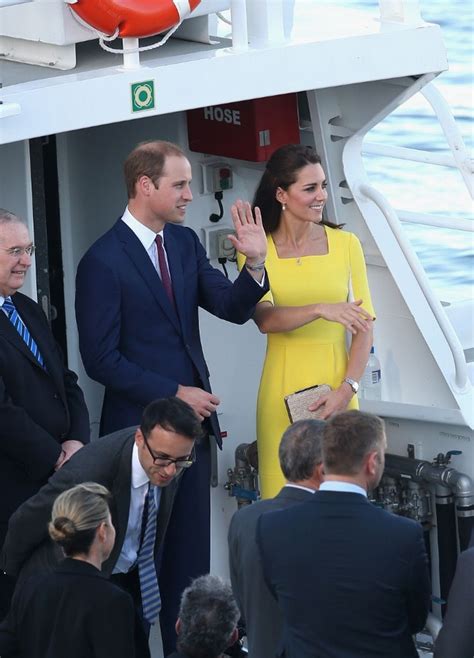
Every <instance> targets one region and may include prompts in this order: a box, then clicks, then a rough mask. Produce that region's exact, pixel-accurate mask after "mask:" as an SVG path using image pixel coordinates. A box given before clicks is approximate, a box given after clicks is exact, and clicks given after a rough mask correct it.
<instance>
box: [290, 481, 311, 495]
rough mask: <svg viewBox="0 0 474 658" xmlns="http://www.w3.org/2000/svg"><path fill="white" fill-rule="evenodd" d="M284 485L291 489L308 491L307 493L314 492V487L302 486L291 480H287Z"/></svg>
mask: <svg viewBox="0 0 474 658" xmlns="http://www.w3.org/2000/svg"><path fill="white" fill-rule="evenodd" d="M285 487H291V488H292V489H302V490H303V491H309V493H312V494H314V492H315V491H316V490H315V489H310V488H309V487H303V486H301V484H293V482H287V483H286V484H285Z"/></svg>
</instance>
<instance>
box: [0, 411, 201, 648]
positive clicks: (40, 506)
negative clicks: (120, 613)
mask: <svg viewBox="0 0 474 658" xmlns="http://www.w3.org/2000/svg"><path fill="white" fill-rule="evenodd" d="M201 435H202V430H201V424H200V423H199V420H198V418H197V416H196V414H195V413H194V411H193V410H192V408H191V407H190V406H189V405H188V404H186V403H185V402H183V401H182V400H179V399H178V398H168V399H164V400H155V401H154V402H152V403H151V404H149V405H148V406H147V407H146V409H145V411H144V412H143V416H142V421H141V424H140V427H139V428H138V429H136V428H128V429H125V430H119V431H118V432H115V433H114V434H110V435H109V436H106V437H103V439H101V440H100V441H99V440H98V441H94V442H93V443H91V444H89V445H88V446H86V447H85V448H84V449H82V450H81V451H79V452H78V453H77V454H76V455H74V457H73V458H72V459H71V460H70V461H69V462H68V463H67V464H65V465H64V466H63V468H62V469H61V470H60V471H58V472H57V473H56V474H55V475H54V476H53V477H52V478H51V479H50V481H49V483H48V484H47V485H45V486H44V487H43V488H42V489H41V490H40V491H39V492H38V493H37V494H36V496H33V497H32V498H30V499H29V500H28V501H27V502H25V503H24V504H23V505H22V506H21V507H20V508H19V509H18V510H17V512H16V513H15V514H14V515H13V516H12V518H11V519H10V523H9V528H8V534H7V537H6V540H5V546H4V553H3V562H4V568H5V569H6V571H7V573H9V574H11V575H12V576H18V575H19V573H20V571H21V570H22V568H23V567H24V566H25V565H26V567H25V569H26V571H29V566H28V564H27V561H28V560H29V559H30V560H33V561H34V558H35V553H36V555H39V554H41V553H43V554H44V553H47V551H48V548H49V547H50V546H51V541H50V540H49V539H48V531H47V524H48V520H49V519H50V516H51V509H52V506H53V502H54V500H55V498H56V497H57V496H58V494H59V493H61V492H62V491H65V490H66V489H69V488H70V487H72V486H74V485H75V484H79V483H81V482H87V481H91V482H98V483H99V484H103V485H104V486H105V487H107V489H109V490H110V491H111V493H112V496H113V501H112V504H111V512H112V521H113V524H114V526H115V529H116V533H117V535H116V540H115V545H114V548H113V550H112V552H111V554H110V557H109V558H108V560H107V561H106V562H104V564H103V566H102V571H103V572H104V573H105V574H106V575H110V574H111V578H112V580H113V581H114V582H115V583H116V584H118V585H119V586H121V587H122V588H123V589H125V590H126V591H128V592H129V593H130V594H131V595H132V597H133V598H134V601H135V604H136V607H137V610H138V613H139V616H140V618H141V620H142V622H143V624H142V626H143V627H144V628H145V630H146V631H148V629H149V625H150V624H152V623H154V621H155V620H156V618H157V615H158V612H159V608H160V598H159V589H158V584H157V572H156V566H155V564H156V562H157V561H158V560H157V558H158V554H159V551H160V548H161V545H162V542H163V538H164V535H165V532H166V527H167V525H168V521H169V517H170V514H171V509H172V506H173V500H174V496H175V494H176V490H177V488H178V481H179V477H178V476H180V475H181V474H182V473H183V471H184V470H187V469H188V468H189V467H192V466H193V463H194V454H195V453H194V443H195V440H196V439H197V438H198V437H200V436H201ZM150 523H152V524H153V525H151V526H150ZM148 549H149V555H148V556H147V557H148V558H149V559H148V562H147V564H145V565H143V568H142V564H143V563H142V555H143V551H146V550H148ZM23 575H25V574H23ZM111 623H113V620H111ZM139 626H140V625H139V624H138V625H137V627H139ZM142 636H143V633H142V632H141V631H140V630H139V632H138V635H137V657H138V658H142V657H147V656H148V648H147V647H146V646H145V644H144V642H143V639H142Z"/></svg>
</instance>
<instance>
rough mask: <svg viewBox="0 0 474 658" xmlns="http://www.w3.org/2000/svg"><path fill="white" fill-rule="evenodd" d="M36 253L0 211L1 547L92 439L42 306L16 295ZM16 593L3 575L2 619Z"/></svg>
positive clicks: (18, 224) (23, 230)
mask: <svg viewBox="0 0 474 658" xmlns="http://www.w3.org/2000/svg"><path fill="white" fill-rule="evenodd" d="M33 253H34V246H33V243H32V241H31V238H30V236H29V233H28V229H27V227H26V225H25V224H24V223H23V222H22V221H21V220H20V218H19V217H17V216H16V215H14V214H13V213H10V212H8V211H7V210H4V209H0V548H1V546H2V544H3V541H4V538H5V535H6V531H7V524H8V520H9V518H10V516H11V515H12V513H13V512H14V511H15V510H16V509H17V508H18V507H19V505H21V503H23V501H25V500H26V499H27V498H29V497H30V496H32V495H33V494H35V493H36V492H37V491H38V490H39V489H40V487H41V486H43V484H45V483H46V482H47V480H48V477H49V476H50V475H52V474H53V473H54V470H57V469H58V468H60V467H61V465H62V464H63V463H64V462H65V461H66V460H67V459H69V458H70V457H71V456H72V455H73V454H74V452H75V451H77V450H78V449H79V448H82V446H83V444H85V443H87V442H88V441H89V416H88V413H87V408H86V405H85V402H84V397H83V395H82V391H81V390H80V388H79V386H78V385H77V377H76V375H75V374H74V373H73V372H71V371H70V370H67V369H66V368H65V367H64V364H63V360H62V356H61V353H60V350H59V348H58V346H57V344H56V341H55V340H54V338H53V334H52V333H51V329H50V328H49V325H48V322H47V320H46V317H45V315H44V313H43V311H42V310H41V308H40V307H39V306H38V304H37V303H36V302H34V301H33V300H32V299H30V298H29V297H26V296H25V295H22V294H21V293H20V292H18V290H19V289H20V288H21V287H22V285H23V283H24V281H25V276H26V274H27V272H28V270H29V268H30V266H31V260H32V256H33ZM12 590H13V582H12V581H11V579H10V578H8V577H7V576H6V575H5V574H4V573H3V572H0V619H2V618H3V617H4V616H5V614H6V613H7V610H8V607H9V605H10V599H11V594H12Z"/></svg>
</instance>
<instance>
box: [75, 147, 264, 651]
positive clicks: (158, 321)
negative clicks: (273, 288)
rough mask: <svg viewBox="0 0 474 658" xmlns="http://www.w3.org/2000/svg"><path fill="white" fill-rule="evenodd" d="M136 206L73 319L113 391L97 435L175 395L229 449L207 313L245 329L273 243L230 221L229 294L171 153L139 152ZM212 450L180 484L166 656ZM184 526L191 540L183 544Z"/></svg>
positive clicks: (167, 577) (92, 371) (182, 162)
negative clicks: (190, 221)
mask: <svg viewBox="0 0 474 658" xmlns="http://www.w3.org/2000/svg"><path fill="white" fill-rule="evenodd" d="M124 173H125V182H126V186H127V193H128V204H127V207H126V209H125V212H124V214H123V215H122V217H120V218H119V219H118V221H117V222H116V223H115V224H114V225H113V226H112V228H111V229H110V230H109V231H107V233H105V234H104V235H103V236H102V237H101V238H99V239H98V240H97V242H95V243H94V244H93V245H92V246H91V247H90V249H89V250H88V251H87V253H86V254H85V255H84V257H83V258H82V260H81V262H80V263H79V267H78V271H77V280H76V317H77V325H78V329H79V343H80V349H81V355H82V359H83V361H84V366H85V368H86V371H87V373H88V375H89V376H90V377H91V378H92V379H95V380H96V381H98V382H100V383H101V384H103V385H104V386H105V396H104V404H103V407H102V417H101V434H108V433H110V432H114V431H115V430H118V429H120V428H122V427H128V426H129V425H133V424H134V423H138V422H139V419H140V414H141V412H142V409H143V407H144V406H145V405H147V404H148V403H149V402H151V400H154V399H155V398H158V397H166V396H170V395H176V396H177V397H178V398H181V399H182V400H184V401H185V402H187V403H188V404H190V405H191V406H192V407H193V409H194V410H195V411H196V413H197V414H198V416H199V418H200V419H201V420H205V421H206V422H205V428H206V433H207V434H209V435H213V436H214V437H215V440H216V441H217V443H218V444H219V445H221V437H220V429H219V423H218V420H217V415H216V409H217V407H218V405H219V398H218V397H217V396H216V395H214V394H213V393H212V391H211V386H210V381H209V371H208V368H207V364H206V361H205V358H204V354H203V349H202V345H201V338H200V334H199V318H198V312H199V308H203V309H205V310H206V311H208V312H209V313H211V314H213V315H215V316H217V317H219V318H222V319H224V320H228V321H230V322H234V323H236V324H242V323H244V322H246V321H247V320H248V319H250V318H251V316H252V314H253V311H254V307H255V304H256V303H257V302H258V301H259V299H260V298H261V297H262V296H263V295H264V294H265V292H266V291H267V290H268V282H267V281H266V279H265V272H264V267H265V265H264V263H265V256H266V251H267V241H266V237H265V233H264V231H263V227H262V223H261V218H260V215H259V213H257V219H256V220H254V218H253V216H252V213H251V212H250V207H249V206H248V204H247V206H244V205H242V204H239V205H238V211H236V212H235V213H234V226H235V230H236V236H235V237H231V238H230V239H231V240H232V243H233V245H234V246H235V247H236V248H237V249H238V250H239V251H240V252H242V253H243V254H245V256H246V264H245V267H244V268H243V269H242V271H241V273H240V274H239V276H238V277H237V278H236V280H235V281H234V282H233V283H232V282H231V281H229V280H228V279H226V277H225V276H224V275H223V274H222V272H220V271H219V270H217V269H215V268H214V267H212V266H211V265H210V263H209V261H208V259H207V257H206V253H205V251H204V249H203V247H202V245H201V243H200V242H199V239H198V237H197V235H196V234H195V233H194V231H192V230H191V229H190V228H187V227H184V226H181V224H182V223H183V221H184V219H185V216H186V211H187V207H188V205H189V203H190V202H191V201H192V198H193V197H192V193H191V187H190V184H191V177H192V172H191V165H190V163H189V161H188V159H187V158H186V157H185V154H184V153H183V151H182V150H181V149H180V148H179V147H178V146H176V145H175V144H171V143H169V142H163V141H154V142H148V143H144V144H139V145H138V146H137V147H136V148H135V149H134V150H133V151H132V152H131V153H130V155H129V156H128V157H127V159H126V161H125V165H124ZM210 464H211V459H210V442H209V439H208V438H207V437H206V438H205V439H204V440H203V441H202V443H201V445H200V446H199V448H198V459H197V463H196V466H195V468H193V469H191V470H190V471H189V472H188V473H186V474H185V475H184V477H183V481H182V483H181V486H180V490H179V492H178V495H177V498H176V504H175V507H174V510H173V517H172V519H171V522H170V529H169V533H168V536H167V539H166V547H165V551H164V556H163V567H164V568H163V570H162V580H161V587H162V594H163V610H162V615H161V627H162V635H163V640H164V644H165V647H166V651H171V650H172V649H174V646H175V640H176V635H175V632H174V624H175V620H176V615H177V613H178V607H179V600H180V596H181V593H182V591H183V590H184V588H185V587H186V586H187V585H188V584H189V582H190V579H191V578H192V577H196V576H199V575H201V574H204V573H207V572H208V571H209V568H210V539H209V536H210V532H209V527H210V494H209V487H210V475H211V474H210ZM183 527H185V528H186V534H187V536H189V537H191V538H192V541H189V542H183V541H182V540H181V538H182V534H183Z"/></svg>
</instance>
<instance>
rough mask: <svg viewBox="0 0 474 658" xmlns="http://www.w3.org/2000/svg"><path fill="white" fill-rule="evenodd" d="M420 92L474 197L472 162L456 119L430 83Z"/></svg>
mask: <svg viewBox="0 0 474 658" xmlns="http://www.w3.org/2000/svg"><path fill="white" fill-rule="evenodd" d="M420 92H421V93H422V94H423V96H424V97H425V98H426V100H427V101H428V103H429V104H430V105H431V107H432V108H433V110H434V113H435V114H436V116H437V117H438V120H439V124H440V126H441V128H442V130H443V132H444V135H445V137H446V141H447V142H448V144H449V147H450V149H451V152H452V154H453V157H454V160H455V161H456V164H457V166H458V169H459V171H460V172H461V176H462V177H463V178H464V182H465V183H466V187H467V189H468V191H469V193H470V195H471V197H472V198H474V181H473V175H472V172H473V162H472V159H471V158H469V157H467V156H466V153H467V149H466V146H465V144H464V141H463V138H462V136H461V133H460V132H459V128H458V127H457V125H456V121H455V120H454V117H453V115H452V114H451V109H450V107H449V105H448V103H447V102H446V100H445V99H444V97H443V96H442V95H441V94H440V92H439V91H438V90H437V89H436V87H435V86H434V85H433V84H431V83H429V84H427V85H426V86H425V87H423V89H420Z"/></svg>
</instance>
